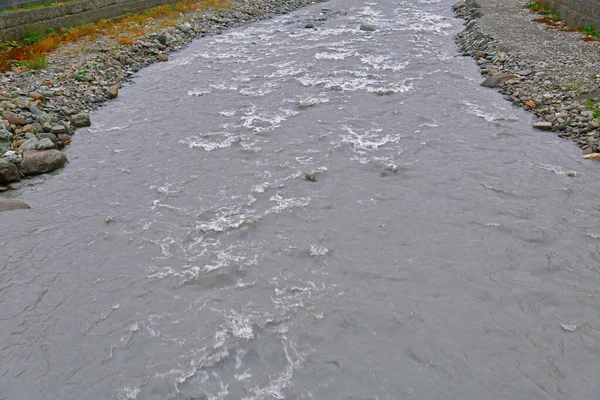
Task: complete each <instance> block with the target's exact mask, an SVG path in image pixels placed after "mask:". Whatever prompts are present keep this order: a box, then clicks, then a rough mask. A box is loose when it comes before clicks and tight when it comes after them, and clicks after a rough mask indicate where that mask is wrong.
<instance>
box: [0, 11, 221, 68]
mask: <svg viewBox="0 0 600 400" xmlns="http://www.w3.org/2000/svg"><path fill="white" fill-rule="evenodd" d="M228 7H230V3H229V0H181V1H178V2H177V3H174V4H166V5H162V6H158V7H154V8H151V9H148V10H145V11H142V12H140V13H138V14H131V15H128V16H126V17H124V18H121V19H118V20H100V21H98V22H96V23H94V24H87V25H81V26H77V27H73V28H67V29H62V30H61V31H60V32H53V31H49V32H47V33H45V34H43V35H36V37H35V38H33V39H32V38H31V37H30V38H26V39H24V40H22V41H19V42H5V43H1V44H0V71H6V70H9V69H10V68H12V67H14V66H15V65H25V66H27V65H28V64H29V63H32V62H35V60H40V59H45V55H46V54H47V53H49V52H51V51H53V50H55V49H57V48H58V47H60V46H62V45H64V44H67V43H74V42H77V41H79V40H81V41H82V42H83V43H86V42H91V41H94V40H96V39H97V37H98V36H99V35H104V36H108V37H113V38H114V39H115V40H116V42H117V43H118V44H119V45H123V46H126V45H131V44H133V43H134V41H135V40H136V39H138V38H139V37H141V36H144V35H146V34H149V33H152V32H156V31H158V30H160V29H163V28H166V27H168V26H173V25H175V24H176V23H177V22H178V21H179V19H180V18H181V17H183V16H184V15H185V14H186V13H190V12H196V11H198V10H204V9H209V8H212V9H223V8H228ZM38 36H39V37H38ZM36 65H40V64H39V63H38V64H36Z"/></svg>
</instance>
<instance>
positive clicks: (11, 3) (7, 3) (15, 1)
mask: <svg viewBox="0 0 600 400" xmlns="http://www.w3.org/2000/svg"><path fill="white" fill-rule="evenodd" d="M46 1H48V0H0V11H2V10H6V9H7V8H13V7H20V6H22V5H24V4H32V3H33V4H42V3H44V2H46ZM63 1H69V0H52V2H53V3H57V2H58V3H61V2H63Z"/></svg>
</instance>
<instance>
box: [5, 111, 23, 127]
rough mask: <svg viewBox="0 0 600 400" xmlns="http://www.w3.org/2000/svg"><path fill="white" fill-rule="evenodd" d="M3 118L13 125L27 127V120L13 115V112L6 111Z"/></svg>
mask: <svg viewBox="0 0 600 400" xmlns="http://www.w3.org/2000/svg"><path fill="white" fill-rule="evenodd" d="M3 117H4V119H5V120H7V121H8V122H10V123H11V124H13V125H25V124H26V121H25V118H23V117H21V116H20V115H17V114H15V113H13V112H12V111H5V112H4V115H3Z"/></svg>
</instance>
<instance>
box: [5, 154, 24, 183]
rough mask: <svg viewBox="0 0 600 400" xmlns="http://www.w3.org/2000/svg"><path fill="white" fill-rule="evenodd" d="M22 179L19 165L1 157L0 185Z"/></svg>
mask: <svg viewBox="0 0 600 400" xmlns="http://www.w3.org/2000/svg"><path fill="white" fill-rule="evenodd" d="M20 180H21V173H20V172H19V167H17V166H16V165H15V164H13V163H11V162H10V161H8V160H7V159H6V158H0V185H6V184H8V183H11V182H19V181H20Z"/></svg>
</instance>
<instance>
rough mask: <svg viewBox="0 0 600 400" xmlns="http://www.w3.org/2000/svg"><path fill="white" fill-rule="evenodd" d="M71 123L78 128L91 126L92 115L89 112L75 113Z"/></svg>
mask: <svg viewBox="0 0 600 400" xmlns="http://www.w3.org/2000/svg"><path fill="white" fill-rule="evenodd" d="M71 123H72V124H73V126H74V127H76V128H81V127H85V126H90V125H91V124H92V122H91V121H90V115H89V114H88V113H79V114H75V115H73V117H72V118H71ZM65 129H66V128H65ZM52 133H57V132H52ZM58 133H65V132H58Z"/></svg>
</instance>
